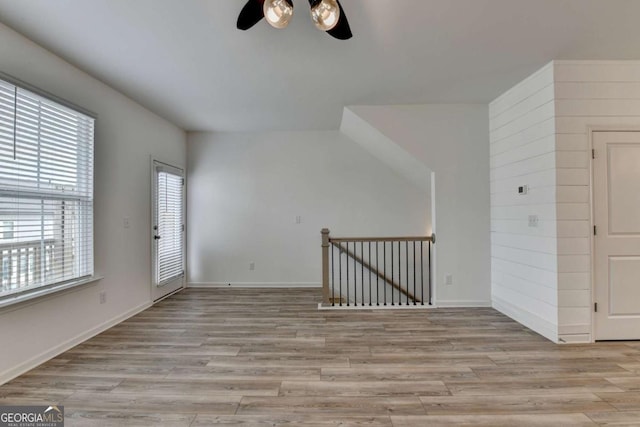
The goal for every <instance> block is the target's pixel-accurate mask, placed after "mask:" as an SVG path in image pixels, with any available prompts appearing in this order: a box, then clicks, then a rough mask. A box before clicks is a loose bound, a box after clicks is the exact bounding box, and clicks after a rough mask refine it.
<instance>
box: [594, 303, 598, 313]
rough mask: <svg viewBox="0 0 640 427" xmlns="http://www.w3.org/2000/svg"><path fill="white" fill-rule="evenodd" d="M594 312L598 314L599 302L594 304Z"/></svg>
mask: <svg viewBox="0 0 640 427" xmlns="http://www.w3.org/2000/svg"><path fill="white" fill-rule="evenodd" d="M593 311H595V312H596V313H597V312H598V303H597V302H594V303H593Z"/></svg>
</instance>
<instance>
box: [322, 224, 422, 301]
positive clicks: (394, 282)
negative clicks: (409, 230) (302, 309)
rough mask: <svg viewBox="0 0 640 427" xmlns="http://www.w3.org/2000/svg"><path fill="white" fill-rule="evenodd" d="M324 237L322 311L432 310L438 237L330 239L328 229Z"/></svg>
mask: <svg viewBox="0 0 640 427" xmlns="http://www.w3.org/2000/svg"><path fill="white" fill-rule="evenodd" d="M321 235H322V288H323V306H329V307H335V306H340V307H343V306H346V307H365V306H366V307H372V308H373V307H380V306H393V307H408V306H414V307H415V306H418V305H420V306H424V305H425V304H426V305H431V304H432V298H431V296H432V291H431V252H432V245H433V244H434V243H435V235H433V234H432V235H431V236H417V237H331V236H330V232H329V230H328V229H326V228H325V229H323V230H322V231H321Z"/></svg>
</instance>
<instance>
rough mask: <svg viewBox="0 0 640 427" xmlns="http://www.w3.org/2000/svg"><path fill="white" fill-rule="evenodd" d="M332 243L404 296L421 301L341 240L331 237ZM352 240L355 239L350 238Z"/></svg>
mask: <svg viewBox="0 0 640 427" xmlns="http://www.w3.org/2000/svg"><path fill="white" fill-rule="evenodd" d="M331 240H332V241H331V244H332V245H333V246H335V247H336V248H338V249H339V250H340V252H341V253H345V254H347V255H348V256H349V257H351V258H353V259H355V260H356V261H357V262H358V263H360V264H362V265H363V266H364V268H366V269H367V270H369V271H371V272H372V273H373V274H375V275H376V276H378V277H379V278H381V279H382V280H384V281H385V282H386V283H387V284H389V285H390V286H392V287H393V288H394V289H397V290H398V291H399V292H401V293H402V294H404V296H406V297H409V298H411V299H412V300H414V301H416V302H421V301H420V300H419V299H418V298H416V297H415V296H414V295H413V294H412V293H411V292H409V290H408V289H404V288H403V287H402V286H400V285H399V284H398V283H396V282H394V281H393V280H392V279H390V278H388V277H387V276H385V275H384V274H383V273H380V272H379V271H378V270H377V269H376V268H375V267H373V266H372V265H371V264H369V263H368V262H367V261H365V260H364V259H362V258H361V257H359V256H358V255H357V254H355V253H353V252H351V250H349V248H345V247H344V246H342V243H340V242H336V241H335V240H333V239H331ZM350 241H351V242H352V241H353V240H350Z"/></svg>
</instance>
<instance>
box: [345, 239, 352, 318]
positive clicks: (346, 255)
mask: <svg viewBox="0 0 640 427" xmlns="http://www.w3.org/2000/svg"><path fill="white" fill-rule="evenodd" d="M345 244H346V245H347V250H346V252H345V260H344V265H345V267H346V270H347V307H349V301H350V300H351V298H349V242H345Z"/></svg>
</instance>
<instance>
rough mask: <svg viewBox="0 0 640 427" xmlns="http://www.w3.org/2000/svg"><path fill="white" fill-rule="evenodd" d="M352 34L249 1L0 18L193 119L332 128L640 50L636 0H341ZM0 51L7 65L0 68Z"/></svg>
mask: <svg viewBox="0 0 640 427" xmlns="http://www.w3.org/2000/svg"><path fill="white" fill-rule="evenodd" d="M341 1H342V4H343V6H344V8H345V10H346V12H347V16H348V18H349V21H350V23H351V27H352V30H353V33H354V38H353V39H352V40H349V41H346V42H345V41H338V40H335V39H333V38H331V37H329V36H328V35H326V34H324V33H322V32H320V31H318V30H316V29H315V27H314V26H313V24H312V23H311V21H310V18H309V13H308V10H309V8H308V3H307V1H306V0H294V4H295V7H296V13H295V15H294V19H293V22H292V23H291V25H290V26H289V27H288V28H287V29H284V30H275V29H273V28H271V27H269V26H268V25H267V24H266V23H265V22H264V21H262V22H260V23H259V24H258V25H257V26H256V27H254V28H252V29H251V30H249V31H247V32H242V31H238V30H236V29H235V22H236V18H237V15H238V12H239V11H240V9H241V8H242V6H243V4H244V0H181V1H178V0H55V1H53V0H29V1H26V0H21V1H18V0H0V21H2V22H3V23H5V24H7V25H9V26H10V27H12V28H14V29H16V30H17V31H19V32H21V33H22V34H24V35H26V36H27V37H29V38H30V39H32V40H34V41H35V42H37V43H38V44H40V45H42V46H44V47H46V48H47V49H50V50H51V51H53V52H55V53H56V54H58V55H60V56H62V57H63V58H65V59H66V60H68V61H69V62H71V63H73V64H75V65H77V66H78V67H80V68H82V69H84V70H86V71H87V72H89V73H90V74H92V75H94V76H96V77H98V78H99V79H101V80H102V81H104V82H106V83H107V84H109V85H111V86H113V87H114V88H116V89H118V90H120V91H122V92H124V93H125V94H127V95H128V96H130V97H131V98H133V99H135V100H137V101H138V102H140V103H141V104H143V105H145V106H147V107H148V108H150V109H151V110H153V111H155V112H157V113H158V114H160V115H162V116H164V117H166V118H168V119H169V120H171V121H173V122H174V123H176V124H177V125H179V126H181V127H183V128H185V129H187V130H216V131H238V130H266V129H336V128H337V127H338V126H339V121H340V117H341V113H342V107H343V106H345V105H354V104H421V103H452V102H453V103H457V102H464V103H467V102H469V103H486V102H489V101H491V100H492V99H493V98H495V97H496V96H497V95H499V94H500V93H501V92H503V91H504V90H506V89H507V88H509V87H510V86H512V85H513V84H515V83H516V82H518V81H519V80H521V79H522V78H524V77H526V76H527V75H528V74H530V73H531V72H533V71H535V70H536V69H537V68H539V67H541V66H542V65H544V64H545V63H546V62H548V61H550V60H551V59H554V58H556V59H558V58H561V59H640V25H638V20H639V18H640V0H341ZM1 66H2V65H1V61H0V68H1Z"/></svg>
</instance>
